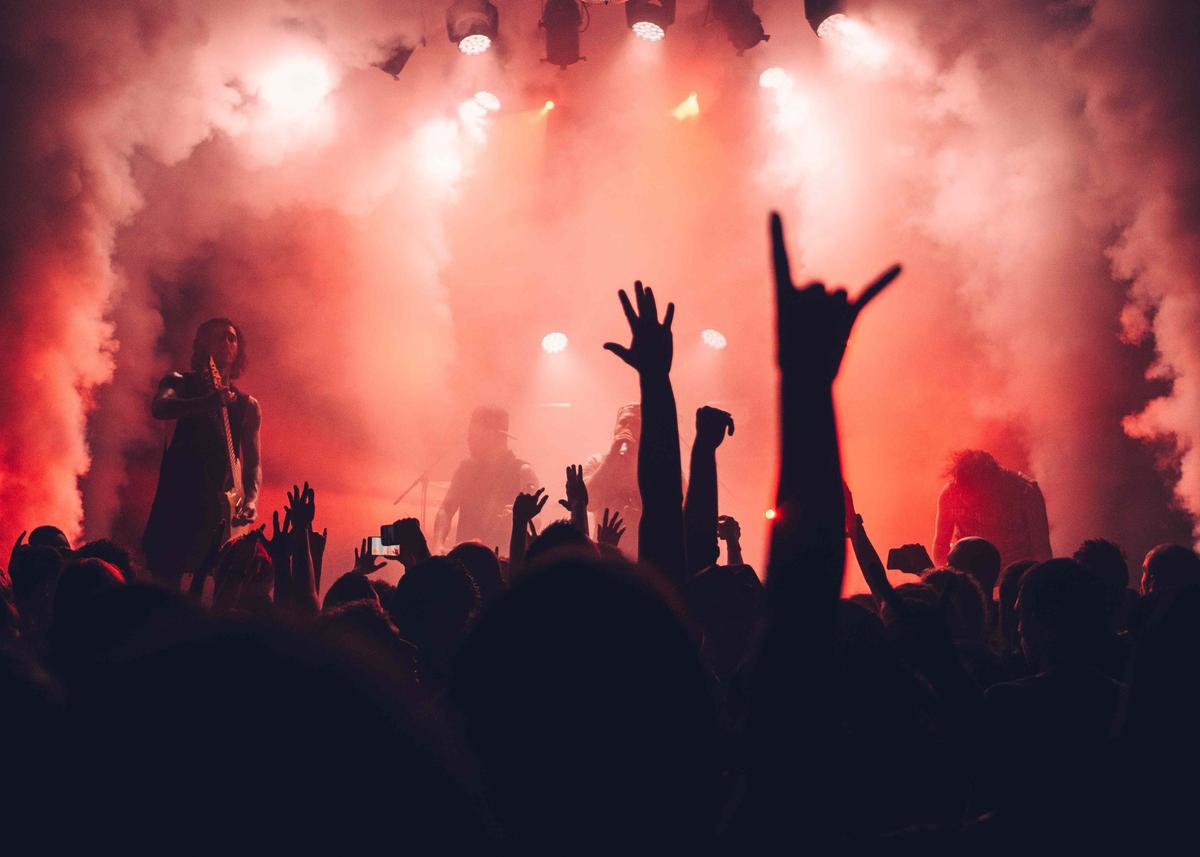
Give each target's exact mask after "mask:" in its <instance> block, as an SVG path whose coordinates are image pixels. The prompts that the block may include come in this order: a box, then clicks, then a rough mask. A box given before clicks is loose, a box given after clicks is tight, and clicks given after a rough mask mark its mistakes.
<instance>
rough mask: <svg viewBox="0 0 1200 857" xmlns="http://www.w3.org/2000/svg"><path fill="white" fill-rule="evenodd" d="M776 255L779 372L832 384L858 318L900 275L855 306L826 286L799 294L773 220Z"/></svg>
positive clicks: (889, 275)
mask: <svg viewBox="0 0 1200 857" xmlns="http://www.w3.org/2000/svg"><path fill="white" fill-rule="evenodd" d="M771 251H772V258H773V261H774V266H775V313H776V323H777V336H776V342H777V344H778V351H779V353H778V359H779V368H780V370H782V372H783V373H784V375H793V374H794V375H795V376H796V377H797V378H799V377H805V376H811V377H812V379H813V380H821V381H824V382H832V381H833V379H834V378H835V377H836V376H837V373H838V368H839V367H840V366H841V364H842V356H843V355H844V354H845V353H846V342H847V341H848V340H849V339H850V329H851V328H852V327H853V326H854V322H855V319H857V318H858V314H859V313H860V312H862V311H863V308H864V307H866V305H867V304H868V303H870V302H871V301H872V300H874V298H875V297H876V296H877V295H878V294H879V293H880V292H882V291H883V290H884V289H885V288H887V286H888V284H889V283H891V282H892V280H894V279H896V277H897V276H899V274H900V266H899V265H892V266H891V267H890V268H888V269H887V270H886V271H884V272H883V273H882V274H880V275H879V276H878V277H876V278H875V280H874V282H872V283H871V284H870V285H868V286H867V287H866V288H865V289H863V293H862V294H861V295H859V297H858V299H857V300H855V301H853V302H851V301H850V300H849V299H848V298H847V297H846V290H845V289H836V290H835V291H832V292H827V291H826V290H825V285H824V284H823V283H816V282H814V283H809V284H808V285H807V286H805V287H804V288H802V289H797V288H796V286H795V285H794V284H793V283H792V269H791V265H790V263H789V262H788V254H787V247H786V246H785V245H784V242H783V221H782V220H781V219H780V217H779V214H778V212H772V214H771Z"/></svg>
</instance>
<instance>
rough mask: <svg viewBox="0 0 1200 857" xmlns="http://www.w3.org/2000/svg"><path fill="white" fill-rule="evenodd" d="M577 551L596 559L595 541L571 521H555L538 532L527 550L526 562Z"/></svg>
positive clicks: (576, 552) (597, 554)
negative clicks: (576, 527)
mask: <svg viewBox="0 0 1200 857" xmlns="http://www.w3.org/2000/svg"><path fill="white" fill-rule="evenodd" d="M560 552H561V553H575V554H581V555H583V556H586V557H588V558H589V559H595V558H597V557H598V556H599V553H598V552H597V550H596V545H595V543H594V542H593V541H592V540H591V539H589V538H588V537H587V536H585V535H584V534H583V533H581V532H579V530H577V529H575V527H574V526H572V524H571V522H570V521H555V522H554V523H553V524H551V525H550V526H548V527H546V529H544V530H542V531H541V532H540V533H538V534H537V538H535V539H534V540H533V541H531V542H530V543H529V547H528V548H527V549H526V551H525V562H526V563H533V562H535V561H537V560H538V559H541V558H543V557H546V556H548V555H550V554H557V553H560Z"/></svg>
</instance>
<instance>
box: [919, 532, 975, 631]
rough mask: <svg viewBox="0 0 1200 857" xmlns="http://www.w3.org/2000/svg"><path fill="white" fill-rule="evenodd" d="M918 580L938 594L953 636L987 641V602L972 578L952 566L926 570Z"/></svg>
mask: <svg viewBox="0 0 1200 857" xmlns="http://www.w3.org/2000/svg"><path fill="white" fill-rule="evenodd" d="M980 541H982V539H980ZM921 582H922V583H924V584H925V585H926V586H928V587H929V588H930V589H932V590H933V591H934V592H936V593H937V594H938V596H939V598H940V601H941V604H942V606H943V608H944V610H945V613H946V627H947V629H948V630H949V631H950V636H951V637H952V638H953V639H955V640H969V641H971V642H977V643H982V642H984V641H985V640H986V638H987V631H988V622H987V616H988V613H987V603H986V602H985V600H984V597H983V590H982V589H981V588H980V586H979V583H978V582H977V581H976V580H975V578H974V577H972V576H971V575H970V574H967V573H966V572H963V571H959V570H957V569H953V568H935V569H934V570H933V571H928V572H926V573H925V574H924V576H922V578H921Z"/></svg>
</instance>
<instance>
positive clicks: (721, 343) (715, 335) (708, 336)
mask: <svg viewBox="0 0 1200 857" xmlns="http://www.w3.org/2000/svg"><path fill="white" fill-rule="evenodd" d="M700 338H701V339H702V340H704V344H705V345H707V346H708V347H709V348H712V349H715V350H717V351H720V350H721V349H722V348H724V347H725V346H726V345H728V344H729V343H727V342H726V341H725V334H723V333H721V331H719V330H713V329H712V328H711V327H710V328H707V329H705V330H702V331H700Z"/></svg>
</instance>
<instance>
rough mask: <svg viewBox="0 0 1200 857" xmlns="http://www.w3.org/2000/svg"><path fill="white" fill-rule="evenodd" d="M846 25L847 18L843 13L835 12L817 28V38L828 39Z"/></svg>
mask: <svg viewBox="0 0 1200 857" xmlns="http://www.w3.org/2000/svg"><path fill="white" fill-rule="evenodd" d="M845 23H846V16H845V15H844V14H843V13H841V12H835V13H834V14H832V15H830V16H829V17H828V18H826V19H825V20H824V21H822V22H821V23H820V24H819V25H818V26H817V38H819V39H827V38H829V37H830V36H832V35H833V34H834V33H836V32H837V31H838V30H840V29H842V27H843V26H844V25H845Z"/></svg>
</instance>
